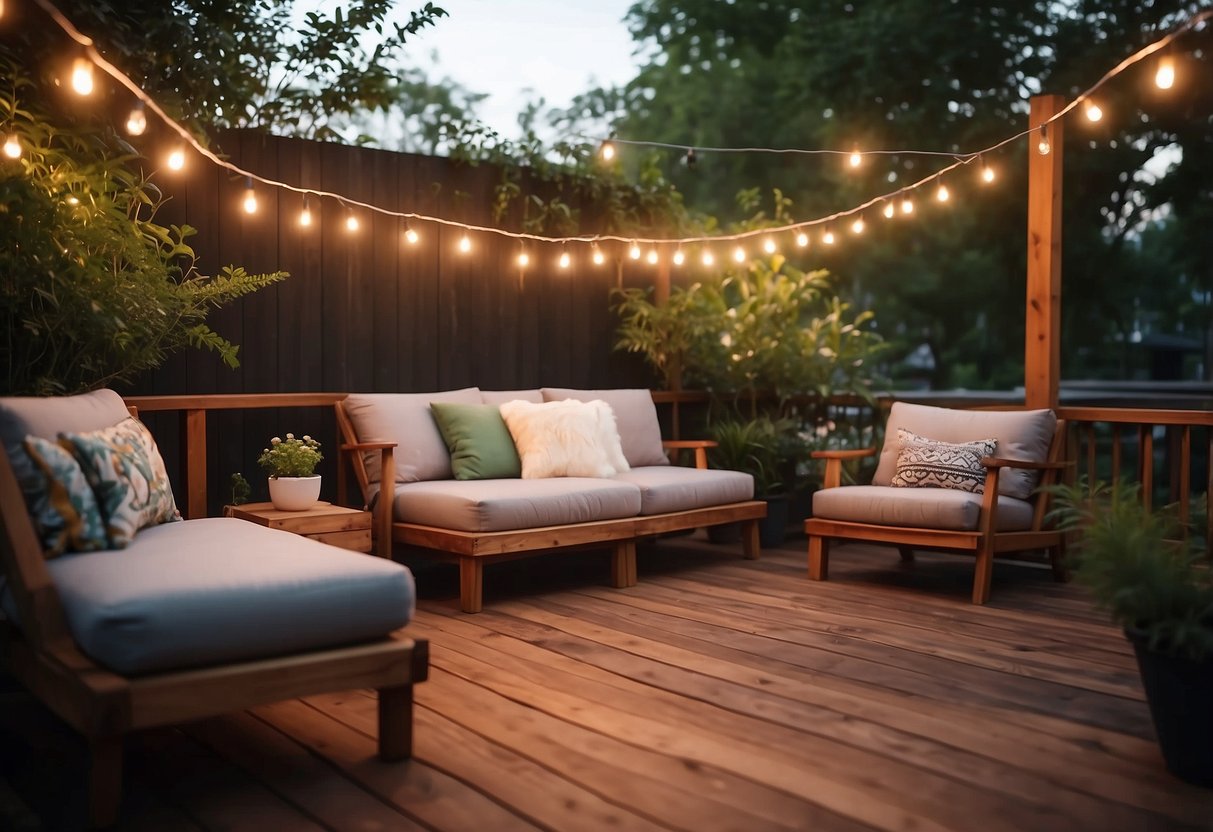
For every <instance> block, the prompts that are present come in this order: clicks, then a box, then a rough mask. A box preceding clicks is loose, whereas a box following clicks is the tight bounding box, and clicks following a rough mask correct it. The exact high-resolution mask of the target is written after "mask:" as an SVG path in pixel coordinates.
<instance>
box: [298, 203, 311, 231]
mask: <svg viewBox="0 0 1213 832" xmlns="http://www.w3.org/2000/svg"><path fill="white" fill-rule="evenodd" d="M299 224H300V225H302V226H303V227H304V228H307V227H308V226H309V225H311V224H312V206H310V205H308V201H307V197H304V198H303V210H302V211H300V212H299Z"/></svg>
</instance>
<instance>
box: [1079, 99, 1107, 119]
mask: <svg viewBox="0 0 1213 832" xmlns="http://www.w3.org/2000/svg"><path fill="white" fill-rule="evenodd" d="M1083 113H1085V114H1086V117H1087V121H1089V122H1092V123H1094V122H1096V121H1099V120H1100V119H1101V118H1103V110H1102V109H1100V107H1099V105H1098V104H1096V103H1095V102H1094V101H1087V103H1086V106H1085V107H1084V108H1083Z"/></svg>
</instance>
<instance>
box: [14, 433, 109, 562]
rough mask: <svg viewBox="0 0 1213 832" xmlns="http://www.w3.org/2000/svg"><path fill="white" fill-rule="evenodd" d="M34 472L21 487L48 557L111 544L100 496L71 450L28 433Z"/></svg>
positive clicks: (25, 478)
mask: <svg viewBox="0 0 1213 832" xmlns="http://www.w3.org/2000/svg"><path fill="white" fill-rule="evenodd" d="M22 447H24V448H25V453H26V454H27V455H28V456H29V458H30V461H31V462H33V464H34V465H33V467H34V471H33V473H32V474H30V475H29V476H28V477H23V478H22V481H21V490H22V492H24V494H25V504H26V505H27V506H28V507H29V512H30V516H31V517H32V518H33V521H34V529H35V530H36V531H37V532H38V539H39V540H40V541H41V542H42V549H43V552H44V553H45V555H46V556H47V557H48V558H53V557H56V556H58V555H61V554H63V553H64V552H95V551H96V550H98V549H104V548H106V547H107V546H108V545H109V542H108V540H107V539H106V536H105V523H104V522H103V521H102V520H101V509H100V508H99V507H98V506H97V498H96V497H95V496H93V489H92V488H90V487H89V484H88V480H86V479H85V478H84V472H83V471H82V470H80V463H78V462H77V461H76V458H75V457H73V456H72V454H71V451H69V450H68V449H67V448H64V447H62V446H61V445H58V444H56V443H54V442H51V441H50V440H49V439H43V438H42V437H40V436H32V435H31V436H27V437H25V441H24V442H23V443H22Z"/></svg>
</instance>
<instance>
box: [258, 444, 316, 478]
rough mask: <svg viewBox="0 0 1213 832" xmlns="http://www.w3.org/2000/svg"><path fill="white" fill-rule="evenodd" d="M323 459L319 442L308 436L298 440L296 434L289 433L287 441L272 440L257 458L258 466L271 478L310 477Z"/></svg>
mask: <svg viewBox="0 0 1213 832" xmlns="http://www.w3.org/2000/svg"><path fill="white" fill-rule="evenodd" d="M322 459H324V455H323V454H321V453H320V443H319V442H317V441H316V440H315V439H313V438H312V437H310V436H306V435H305V436H304V437H303V438H302V439H296V438H295V434H293V433H288V434H287V435H286V439H282V438H281V437H278V436H275V437H274V438H273V439H271V440H270V446H269V447H268V448H266V449H265V450H263V451H262V452H261V456H259V457H257V464H258V465H260V466H261V467H262V468H264V469H265V470H266V471H268V472H269V475H270V476H271V477H310V476H313V475H314V474H315V473H316V466H317V465H319V464H320V460H322Z"/></svg>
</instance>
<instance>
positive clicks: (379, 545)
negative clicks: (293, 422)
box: [338, 442, 396, 560]
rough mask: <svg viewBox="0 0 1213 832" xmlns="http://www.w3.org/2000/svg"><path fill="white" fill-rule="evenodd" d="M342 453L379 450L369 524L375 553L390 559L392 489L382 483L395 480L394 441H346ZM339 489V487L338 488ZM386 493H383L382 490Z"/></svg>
mask: <svg viewBox="0 0 1213 832" xmlns="http://www.w3.org/2000/svg"><path fill="white" fill-rule="evenodd" d="M341 451H342V452H343V453H345V452H349V453H358V452H361V451H379V471H380V475H379V476H380V479H379V498H378V499H377V500H376V501H375V508H374V519H373V520H372V521H371V526H372V528H373V530H374V533H375V554H376V555H378V556H379V557H381V558H387V559H388V560H391V559H392V503H393V499H392V498H393V497H394V496H395V494H394V493H393V492H394V489H391V488H388V489H385V488H384V487H383V484H384V483H385V482H386V483H395V482H396V443H395V442H346V443H345V444H343V445H342V446H341ZM338 490H340V489H338ZM385 490H386V491H387V494H386V495H385V494H384V491H385Z"/></svg>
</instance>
